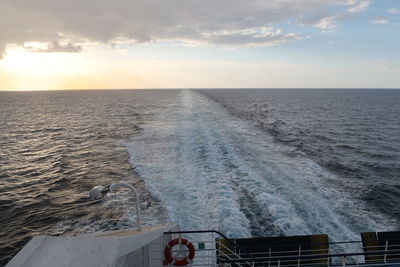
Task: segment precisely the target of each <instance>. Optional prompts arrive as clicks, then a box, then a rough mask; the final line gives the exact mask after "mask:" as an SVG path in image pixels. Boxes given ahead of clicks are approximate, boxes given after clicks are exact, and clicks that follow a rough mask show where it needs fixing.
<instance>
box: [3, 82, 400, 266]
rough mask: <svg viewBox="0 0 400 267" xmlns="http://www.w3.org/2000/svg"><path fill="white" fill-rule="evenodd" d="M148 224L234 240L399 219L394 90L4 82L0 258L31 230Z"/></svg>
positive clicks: (338, 234)
mask: <svg viewBox="0 0 400 267" xmlns="http://www.w3.org/2000/svg"><path fill="white" fill-rule="evenodd" d="M115 181H124V182H129V183H132V184H133V185H134V186H135V187H137V188H138V191H139V192H140V194H141V199H142V201H143V202H145V206H147V208H146V209H145V210H144V211H143V216H144V217H143V221H144V224H145V225H153V224H158V223H160V222H161V220H162V218H161V209H164V210H165V213H166V217H167V220H169V221H174V222H177V223H179V224H180V226H181V229H186V230H189V229H190V230H196V229H210V228H212V229H217V230H220V231H221V232H223V233H225V234H226V235H229V236H231V237H249V236H271V235H273V236H279V235H299V234H312V233H328V234H329V235H330V237H331V238H332V239H333V240H334V241H339V240H340V241H345V240H357V239H359V235H358V233H359V232H362V231H381V230H399V224H400V210H399V208H398V206H399V202H400V90H383V89H374V90H372V89H369V90H363V89H349V90H346V89H341V90H339V89H337V90H336V89H265V90H262V89H235V90H222V89H218V90H217V89H215V90H211V89H208V90H104V91H95V90H93V91H42V92H0V226H1V227H0V229H1V230H0V249H1V254H0V265H4V264H5V263H7V262H8V260H9V259H10V258H11V257H12V256H13V255H15V253H17V252H18V250H19V249H21V248H22V246H23V245H24V244H26V243H27V242H28V241H29V240H30V238H32V237H33V236H35V235H44V234H51V235H59V234H79V233H88V232H93V231H105V230H113V229H124V228H130V227H135V218H134V214H135V213H134V210H133V208H134V205H133V199H132V198H130V197H129V194H128V192H124V191H121V192H119V193H118V194H117V195H116V196H113V195H110V196H107V197H105V198H103V199H101V200H98V201H89V198H88V191H89V190H90V188H92V187H93V186H95V185H98V184H102V185H107V184H110V183H112V182H115Z"/></svg>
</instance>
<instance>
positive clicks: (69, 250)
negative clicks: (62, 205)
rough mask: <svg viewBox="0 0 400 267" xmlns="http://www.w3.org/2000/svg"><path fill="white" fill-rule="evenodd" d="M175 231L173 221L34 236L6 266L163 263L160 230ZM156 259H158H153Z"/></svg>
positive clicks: (142, 265) (143, 266) (142, 266)
mask: <svg viewBox="0 0 400 267" xmlns="http://www.w3.org/2000/svg"><path fill="white" fill-rule="evenodd" d="M171 230H177V225H176V224H168V225H166V226H161V225H160V226H156V227H149V228H144V229H143V231H141V232H139V231H137V230H135V229H132V230H122V231H111V232H102V233H95V234H90V235H81V236H40V237H34V238H33V239H32V240H31V241H30V242H29V243H28V244H27V245H26V246H25V247H24V248H23V249H22V250H21V251H20V252H19V253H18V254H17V255H16V256H15V257H14V258H13V259H12V260H11V261H10V262H9V263H8V264H7V265H6V266H7V267H14V266H30V267H36V266H37V267H39V266H40V267H64V266H65V267H67V266H76V267H79V266H85V267H89V266H93V267H95V266H96V267H102V266H104V267H105V266H137V267H149V266H150V267H152V266H162V258H160V254H159V251H157V252H154V253H155V254H157V255H152V254H154V253H153V252H152V249H151V248H152V247H154V246H155V245H156V246H160V244H163V243H164V242H168V240H166V241H164V240H163V238H165V237H163V232H165V231H171ZM152 258H153V259H157V260H152Z"/></svg>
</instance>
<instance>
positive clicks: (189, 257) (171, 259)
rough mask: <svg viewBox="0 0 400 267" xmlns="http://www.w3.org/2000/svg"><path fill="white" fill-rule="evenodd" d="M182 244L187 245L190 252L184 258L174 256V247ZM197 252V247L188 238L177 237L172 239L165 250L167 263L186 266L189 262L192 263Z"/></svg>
mask: <svg viewBox="0 0 400 267" xmlns="http://www.w3.org/2000/svg"><path fill="white" fill-rule="evenodd" d="M179 242H180V244H182V245H185V246H186V247H187V248H188V249H189V254H188V255H185V256H184V257H183V258H176V257H173V256H172V251H171V250H172V247H174V246H176V245H178V244H179ZM194 254H195V248H194V246H193V244H192V243H190V242H189V241H188V240H187V239H185V238H176V239H174V240H171V241H170V242H169V243H168V244H167V246H166V247H165V250H164V256H165V261H166V262H167V264H171V263H172V265H173V266H185V265H188V264H189V263H192V261H193V258H194Z"/></svg>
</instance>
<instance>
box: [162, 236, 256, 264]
mask: <svg viewBox="0 0 400 267" xmlns="http://www.w3.org/2000/svg"><path fill="white" fill-rule="evenodd" d="M164 235H175V237H177V238H182V237H187V238H188V239H189V240H190V242H192V244H193V245H194V246H195V248H196V256H195V258H194V259H193V263H192V264H191V266H193V267H194V266H215V267H217V266H238V267H242V266H243V267H245V266H246V267H247V266H254V265H253V263H252V260H243V259H244V258H243V257H242V256H241V255H239V254H238V253H236V252H235V250H234V249H233V250H232V248H231V247H228V246H226V245H225V244H223V243H221V242H218V241H217V240H218V239H223V240H227V242H228V243H230V244H231V245H232V246H233V247H234V248H237V247H238V246H237V244H235V243H233V242H232V241H231V240H230V239H229V238H228V237H227V236H225V235H224V234H222V233H221V232H219V231H216V230H203V231H178V232H164ZM177 251H178V250H172V253H174V252H177ZM180 251H182V250H180ZM183 251H184V252H186V253H187V251H185V250H183ZM241 251H242V252H244V253H243V255H246V257H247V258H248V259H252V255H251V253H247V252H246V249H245V248H242V250H241ZM226 252H228V253H226ZM234 259H241V260H243V261H241V262H237V263H229V262H228V261H231V260H234Z"/></svg>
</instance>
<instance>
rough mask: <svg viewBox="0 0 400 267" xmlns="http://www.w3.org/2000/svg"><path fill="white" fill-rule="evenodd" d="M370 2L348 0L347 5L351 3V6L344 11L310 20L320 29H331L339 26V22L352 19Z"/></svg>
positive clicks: (365, 8) (364, 9) (363, 10)
mask: <svg viewBox="0 0 400 267" xmlns="http://www.w3.org/2000/svg"><path fill="white" fill-rule="evenodd" d="M370 4H371V1H369V0H361V1H357V0H356V1H349V3H348V5H351V7H349V8H348V9H347V10H346V11H344V12H341V13H338V14H335V15H330V16H326V17H323V18H319V20H318V21H312V20H311V22H312V24H314V26H315V27H316V28H320V29H322V30H333V29H335V28H337V27H339V22H341V21H345V20H349V19H352V18H354V17H355V16H356V15H357V14H359V13H362V12H365V11H366V10H367V9H368V7H369V6H370Z"/></svg>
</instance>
